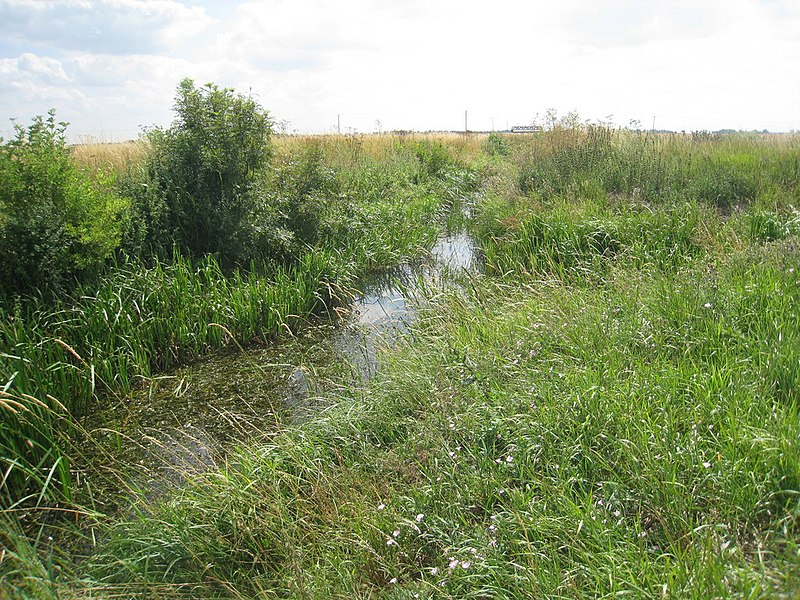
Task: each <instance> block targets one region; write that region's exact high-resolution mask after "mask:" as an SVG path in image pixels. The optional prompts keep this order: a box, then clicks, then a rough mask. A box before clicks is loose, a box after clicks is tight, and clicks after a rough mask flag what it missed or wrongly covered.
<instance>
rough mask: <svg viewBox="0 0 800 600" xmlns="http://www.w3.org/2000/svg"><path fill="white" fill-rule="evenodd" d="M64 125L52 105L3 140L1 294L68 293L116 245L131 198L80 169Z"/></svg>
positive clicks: (93, 271) (98, 266)
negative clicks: (46, 112) (127, 199)
mask: <svg viewBox="0 0 800 600" xmlns="http://www.w3.org/2000/svg"><path fill="white" fill-rule="evenodd" d="M65 129H66V124H65V123H57V122H56V120H55V113H54V112H53V111H51V112H50V114H49V116H48V118H47V119H44V118H42V117H36V118H35V119H34V120H33V123H32V124H31V125H30V126H29V127H28V128H27V129H25V128H23V127H21V126H16V137H15V138H14V139H12V140H10V141H8V142H5V143H4V144H3V145H2V146H0V254H2V256H3V260H2V261H0V296H10V295H12V294H30V293H32V292H34V291H35V290H37V289H39V290H42V289H48V290H51V291H63V290H65V289H67V288H69V287H70V286H71V285H73V283H74V281H75V280H76V279H80V278H85V277H88V276H92V275H95V274H97V273H98V272H99V270H100V269H101V267H102V266H103V264H104V263H105V261H106V260H107V259H108V258H109V257H110V256H112V254H113V252H114V250H115V249H116V248H117V246H118V244H119V241H120V235H121V226H120V214H121V213H122V211H123V210H124V209H125V206H126V204H125V202H124V201H123V200H121V199H120V198H119V197H117V196H115V195H114V194H113V193H111V192H110V191H109V190H108V182H105V181H103V180H102V179H99V180H98V179H92V178H90V177H89V176H88V175H87V174H85V173H83V172H81V171H80V170H79V169H78V168H77V166H76V165H75V164H74V162H73V161H72V159H71V157H70V151H69V148H68V147H67V145H66V141H65V139H64V132H65ZM0 141H2V140H0Z"/></svg>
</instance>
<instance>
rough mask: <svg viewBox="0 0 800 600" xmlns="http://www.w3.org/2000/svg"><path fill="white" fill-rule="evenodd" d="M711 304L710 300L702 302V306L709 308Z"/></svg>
mask: <svg viewBox="0 0 800 600" xmlns="http://www.w3.org/2000/svg"><path fill="white" fill-rule="evenodd" d="M712 306H714V305H713V304H711V302H706V303H705V304H703V308H711V307H712Z"/></svg>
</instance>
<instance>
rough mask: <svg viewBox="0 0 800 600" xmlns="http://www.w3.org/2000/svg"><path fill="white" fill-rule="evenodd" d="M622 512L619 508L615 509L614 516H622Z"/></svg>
mask: <svg viewBox="0 0 800 600" xmlns="http://www.w3.org/2000/svg"><path fill="white" fill-rule="evenodd" d="M621 514H622V513H621V512H619V511H618V510H615V511H614V516H615V517H617V518H619V516H620V515H621Z"/></svg>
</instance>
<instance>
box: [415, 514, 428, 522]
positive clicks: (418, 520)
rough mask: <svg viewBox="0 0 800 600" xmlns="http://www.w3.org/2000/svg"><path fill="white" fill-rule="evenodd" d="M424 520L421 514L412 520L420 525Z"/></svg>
mask: <svg viewBox="0 0 800 600" xmlns="http://www.w3.org/2000/svg"><path fill="white" fill-rule="evenodd" d="M424 518H425V515H423V514H422V513H419V514H418V515H417V516H416V517H415V518H414V520H415V521H416V522H417V523H422V519H424Z"/></svg>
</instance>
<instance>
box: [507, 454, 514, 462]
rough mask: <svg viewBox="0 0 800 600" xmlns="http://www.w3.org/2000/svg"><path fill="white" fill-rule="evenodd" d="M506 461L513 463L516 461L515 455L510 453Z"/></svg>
mask: <svg viewBox="0 0 800 600" xmlns="http://www.w3.org/2000/svg"><path fill="white" fill-rule="evenodd" d="M506 462H507V463H512V462H514V457H513V456H511V455H510V454H509V455H508V456H506Z"/></svg>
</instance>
